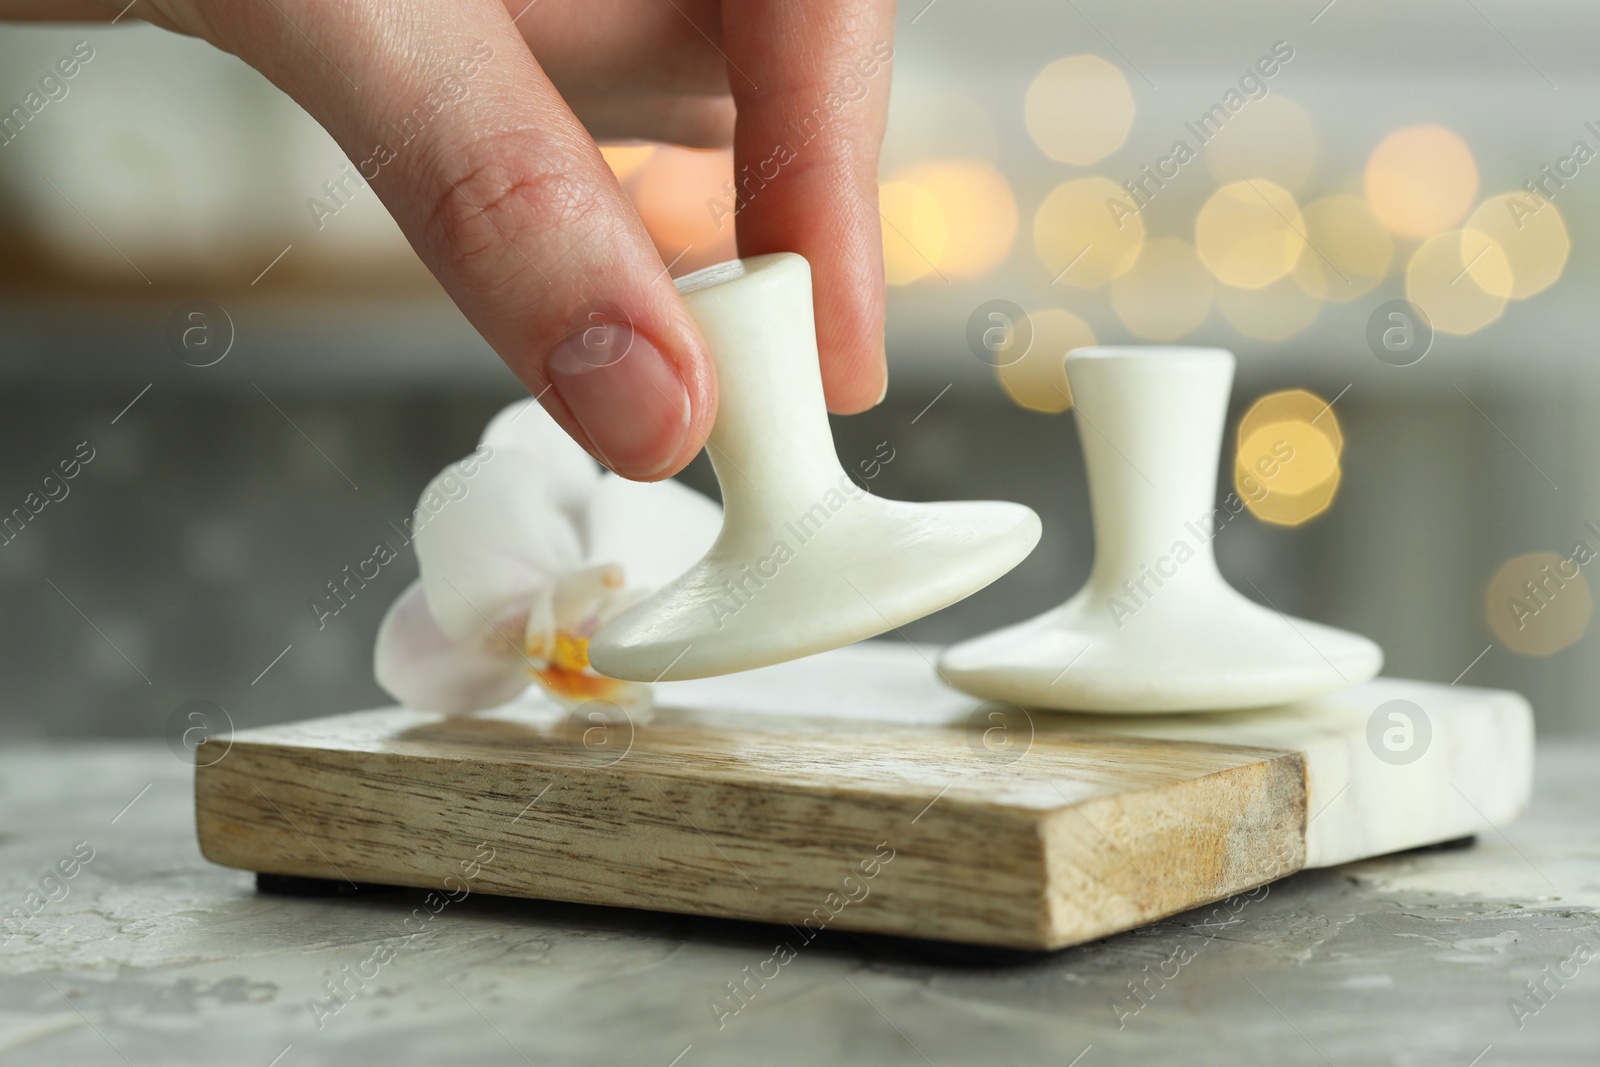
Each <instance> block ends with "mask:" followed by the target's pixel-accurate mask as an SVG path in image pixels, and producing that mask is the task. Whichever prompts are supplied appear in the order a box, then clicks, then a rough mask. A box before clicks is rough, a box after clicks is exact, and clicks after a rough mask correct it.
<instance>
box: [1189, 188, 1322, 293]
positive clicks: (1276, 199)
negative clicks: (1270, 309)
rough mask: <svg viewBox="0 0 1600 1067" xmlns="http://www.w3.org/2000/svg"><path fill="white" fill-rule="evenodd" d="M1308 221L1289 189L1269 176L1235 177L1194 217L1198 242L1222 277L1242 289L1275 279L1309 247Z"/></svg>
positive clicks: (1212, 268)
mask: <svg viewBox="0 0 1600 1067" xmlns="http://www.w3.org/2000/svg"><path fill="white" fill-rule="evenodd" d="M1304 234H1305V223H1304V221H1302V219H1301V217H1300V206H1299V205H1298V204H1296V203H1295V200H1294V196H1293V195H1292V194H1290V192H1289V190H1287V189H1285V188H1284V187H1283V186H1281V185H1279V184H1277V183H1276V182H1271V181H1267V180H1266V179H1265V178H1250V179H1247V180H1245V181H1237V182H1230V183H1229V184H1227V185H1224V186H1223V187H1222V188H1220V189H1218V190H1217V191H1216V192H1215V193H1212V194H1211V198H1210V199H1209V200H1207V201H1206V202H1205V205H1204V206H1203V207H1201V209H1200V214H1199V217H1197V218H1196V219H1195V223H1194V243H1195V248H1196V250H1198V251H1199V253H1200V259H1201V260H1202V261H1203V262H1204V263H1205V265H1206V268H1207V269H1208V270H1210V271H1211V273H1212V274H1214V275H1216V278H1217V280H1218V281H1220V282H1222V283H1224V284H1226V285H1232V286H1236V287H1238V288H1240V289H1260V288H1262V287H1263V286H1266V285H1271V284H1272V283H1273V282H1275V281H1277V280H1278V279H1279V278H1282V277H1283V276H1284V275H1286V274H1288V273H1289V272H1290V271H1291V270H1293V269H1294V266H1295V264H1296V263H1297V262H1298V261H1299V259H1300V256H1301V254H1302V253H1304V252H1305V245H1306V242H1305V236H1304Z"/></svg>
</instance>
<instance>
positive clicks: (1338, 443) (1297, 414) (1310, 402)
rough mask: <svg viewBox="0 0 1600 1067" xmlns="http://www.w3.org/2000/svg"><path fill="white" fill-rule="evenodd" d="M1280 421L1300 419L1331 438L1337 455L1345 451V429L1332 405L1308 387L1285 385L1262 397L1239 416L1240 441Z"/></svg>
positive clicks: (1330, 444) (1329, 441)
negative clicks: (1279, 389) (1341, 425)
mask: <svg viewBox="0 0 1600 1067" xmlns="http://www.w3.org/2000/svg"><path fill="white" fill-rule="evenodd" d="M1280 422H1300V423H1304V424H1305V425H1307V426H1310V427H1311V428H1312V429H1314V430H1316V431H1317V432H1318V433H1320V434H1321V435H1322V436H1324V437H1326V438H1327V439H1328V445H1329V447H1331V448H1332V449H1333V453H1334V455H1336V456H1337V455H1338V454H1340V453H1341V452H1343V451H1344V431H1343V430H1342V429H1340V427H1339V417H1338V416H1337V415H1335V414H1334V413H1333V405H1332V404H1330V403H1328V402H1327V401H1326V400H1324V399H1322V398H1321V397H1320V396H1318V395H1317V394H1316V393H1313V392H1309V391H1307V390H1305V389H1284V390H1282V391H1280V392H1276V393H1268V394H1267V395H1266V396H1263V397H1260V398H1259V399H1257V400H1256V402H1255V403H1254V404H1251V405H1250V409H1249V410H1248V411H1246V412H1245V413H1244V417H1243V418H1241V419H1240V420H1239V441H1240V443H1241V444H1242V443H1243V442H1245V441H1247V440H1249V439H1250V438H1251V437H1253V436H1255V434H1256V433H1257V432H1258V431H1259V430H1260V429H1261V428H1262V427H1263V426H1272V425H1274V424H1276V423H1280Z"/></svg>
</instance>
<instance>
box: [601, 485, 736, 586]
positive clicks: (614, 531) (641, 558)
mask: <svg viewBox="0 0 1600 1067" xmlns="http://www.w3.org/2000/svg"><path fill="white" fill-rule="evenodd" d="M588 526H589V530H590V531H591V533H590V537H589V551H588V559H589V561H590V562H591V563H597V564H599V563H619V564H621V565H622V569H623V574H624V577H625V579H626V581H627V583H628V586H629V587H630V588H635V587H644V588H654V587H658V586H662V585H665V584H667V583H668V582H670V581H671V580H672V579H674V578H676V577H677V576H678V575H680V574H682V573H683V572H684V571H686V570H688V569H689V568H690V567H691V566H692V565H693V564H694V563H695V562H697V561H698V560H699V559H700V557H701V556H703V555H705V554H706V551H707V550H708V549H709V548H710V547H711V544H712V542H714V541H715V540H716V539H717V534H718V532H719V531H720V530H721V529H722V508H721V507H720V506H718V505H717V503H716V502H715V501H713V500H711V499H710V498H709V497H707V496H705V495H703V494H701V493H697V492H695V491H694V490H693V489H690V488H689V487H688V486H686V485H684V484H683V483H681V482H675V481H671V480H670V479H669V480H665V481H659V482H630V481H628V480H627V479H625V478H619V477H617V476H616V475H615V474H611V473H609V472H607V473H606V474H603V475H601V477H600V484H599V485H598V486H596V487H595V491H594V496H593V497H592V498H591V499H590V501H589V523H588Z"/></svg>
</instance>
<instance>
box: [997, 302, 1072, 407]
mask: <svg viewBox="0 0 1600 1067" xmlns="http://www.w3.org/2000/svg"><path fill="white" fill-rule="evenodd" d="M1028 319H1029V320H1030V321H1031V322H1032V323H1033V344H1032V345H1030V346H1029V348H1028V351H1027V354H1026V355H1024V356H1023V357H1022V358H1021V359H1019V360H1017V361H1016V362H1015V363H1008V364H1005V365H1004V366H999V367H996V368H995V374H996V375H997V376H998V377H999V379H1000V387H1001V388H1002V389H1004V390H1005V391H1006V395H1007V396H1009V397H1010V398H1011V399H1012V400H1014V401H1016V403H1017V404H1019V405H1020V406H1022V407H1025V408H1027V409H1028V410H1030V411H1043V412H1048V413H1051V414H1054V413H1055V412H1059V411H1065V410H1067V409H1068V408H1070V407H1071V406H1072V387H1071V386H1069V385H1068V384H1067V353H1068V352H1070V351H1072V350H1073V349H1074V348H1088V347H1089V346H1091V345H1093V344H1094V343H1095V339H1094V331H1093V330H1091V329H1090V328H1089V324H1088V323H1086V322H1084V321H1083V320H1082V319H1080V318H1078V316H1076V315H1074V314H1072V313H1071V312H1070V311H1063V310H1061V309H1060V308H1045V309H1044V310H1042V311H1031V312H1029V313H1028Z"/></svg>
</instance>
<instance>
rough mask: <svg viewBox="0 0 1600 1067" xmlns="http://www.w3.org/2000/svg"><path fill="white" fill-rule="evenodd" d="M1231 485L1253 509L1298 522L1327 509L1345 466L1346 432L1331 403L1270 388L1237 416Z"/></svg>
mask: <svg viewBox="0 0 1600 1067" xmlns="http://www.w3.org/2000/svg"><path fill="white" fill-rule="evenodd" d="M1237 442H1238V451H1237V453H1236V454H1235V457H1234V465H1233V487H1234V492H1235V493H1237V494H1238V496H1239V499H1240V500H1242V501H1244V504H1245V506H1246V507H1248V508H1249V509H1250V513H1251V514H1252V515H1254V516H1255V517H1256V518H1258V519H1260V520H1261V521H1263V522H1267V523H1271V524H1272V525H1275V526H1299V525H1301V524H1302V523H1305V522H1308V521H1310V520H1311V519H1314V518H1316V517H1317V516H1318V515H1320V514H1322V513H1323V512H1324V511H1326V510H1328V508H1329V506H1330V505H1332V503H1333V498H1334V496H1335V495H1336V494H1337V493H1338V490H1339V483H1340V480H1341V479H1342V477H1343V472H1342V470H1341V468H1340V465H1339V454H1340V452H1342V451H1343V449H1344V436H1343V433H1342V432H1341V431H1340V429H1339V421H1338V419H1337V417H1335V415H1334V414H1333V407H1332V405H1330V404H1329V403H1327V402H1326V401H1324V400H1323V399H1322V398H1321V397H1319V396H1317V395H1316V394H1315V393H1310V392H1307V391H1306V390H1304V389H1289V390H1284V391H1282V392H1277V393H1269V394H1268V395H1266V396H1263V397H1261V398H1260V399H1259V400H1257V401H1256V402H1255V403H1254V404H1252V405H1251V406H1250V410H1248V411H1246V412H1245V414H1244V417H1243V418H1242V419H1240V420H1239V430H1238V436H1237Z"/></svg>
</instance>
